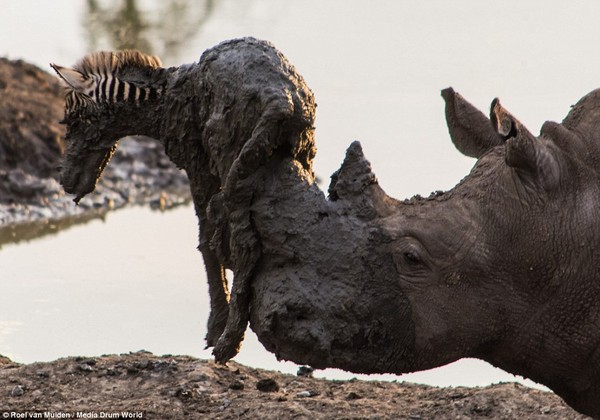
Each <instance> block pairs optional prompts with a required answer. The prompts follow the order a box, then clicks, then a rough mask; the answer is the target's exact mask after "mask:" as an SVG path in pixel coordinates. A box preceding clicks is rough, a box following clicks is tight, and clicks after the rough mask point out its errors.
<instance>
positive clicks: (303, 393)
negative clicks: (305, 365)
mask: <svg viewBox="0 0 600 420" xmlns="http://www.w3.org/2000/svg"><path fill="white" fill-rule="evenodd" d="M317 395H319V393H318V392H317V391H313V390H308V391H300V392H298V393H296V397H298V398H310V397H315V396H317Z"/></svg>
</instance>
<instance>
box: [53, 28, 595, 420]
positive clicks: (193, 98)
mask: <svg viewBox="0 0 600 420" xmlns="http://www.w3.org/2000/svg"><path fill="white" fill-rule="evenodd" d="M152 83H160V84H162V86H164V87H165V88H166V93H165V95H163V97H162V98H161V99H160V100H159V101H158V102H157V103H155V104H147V106H145V107H142V108H143V109H128V110H124V109H123V110H120V111H123V112H113V111H112V110H110V109H108V108H106V109H103V110H97V111H95V115H94V116H88V119H89V120H90V122H89V123H87V125H84V126H80V125H78V124H80V120H81V117H80V116H68V117H67V122H68V124H69V130H68V134H67V140H68V146H67V147H68V148H67V153H66V155H65V163H64V164H63V179H64V180H65V189H67V191H70V192H73V193H74V194H76V195H77V196H82V195H84V194H85V193H88V192H89V190H90V187H91V188H92V189H93V184H94V183H95V179H96V178H97V176H98V175H99V166H98V165H99V164H98V162H100V165H101V163H102V162H103V159H104V157H106V156H107V153H108V151H109V150H110V149H111V147H112V146H113V145H114V142H115V141H116V139H118V138H120V137H123V136H124V135H127V134H145V135H148V136H151V137H155V138H157V139H160V140H161V141H162V142H163V143H164V144H165V149H166V151H167V153H168V155H169V156H170V157H171V158H172V159H173V160H174V161H175V162H176V163H177V164H178V165H180V166H181V167H183V168H184V169H186V171H187V173H188V176H189V178H190V182H191V187H192V193H193V197H194V202H195V205H196V212H197V214H198V216H199V218H200V225H201V247H200V248H201V250H202V251H203V255H204V257H205V262H206V263H207V271H208V273H209V282H211V281H212V286H211V287H212V288H211V290H210V291H211V299H212V301H213V305H212V311H213V312H214V313H217V315H218V316H219V317H220V318H221V319H222V318H224V317H223V311H224V310H226V309H223V308H227V302H226V300H225V302H224V303H222V304H221V305H218V304H214V302H215V301H217V302H218V301H223V300H224V299H225V298H224V297H223V296H226V293H227V291H226V289H224V286H223V285H222V282H221V279H222V277H219V276H220V275H221V274H219V273H218V272H219V270H221V272H222V268H223V267H229V268H232V269H233V271H234V273H235V278H234V283H233V289H232V296H231V301H230V302H229V306H228V310H229V314H228V316H226V317H225V318H227V326H226V327H225V330H224V332H223V334H221V331H223V327H224V325H223V323H213V324H212V326H211V325H209V335H211V334H212V336H211V337H212V338H211V339H212V340H213V341H209V345H213V344H215V341H214V340H215V338H214V337H215V336H218V335H220V338H219V340H218V342H216V346H215V349H214V353H215V356H216V358H217V360H219V361H226V360H228V359H229V358H231V357H233V356H234V355H235V354H236V351H237V348H238V346H239V343H240V341H241V339H242V338H243V332H244V330H245V328H246V325H247V322H248V320H249V321H250V326H251V328H252V329H253V330H254V331H255V332H256V334H257V335H258V337H259V339H260V341H261V342H262V343H263V345H264V346H265V347H266V348H267V349H268V350H269V351H272V352H274V353H275V354H276V355H277V357H279V358H282V359H288V360H293V361H295V362H297V363H300V364H310V365H312V366H314V367H317V368H323V367H338V368H342V369H346V370H351V371H354V372H366V373H374V372H391V373H403V372H411V371H416V370H423V369H428V368H432V367H435V366H441V365H444V364H446V363H449V362H452V361H454V360H457V359H460V358H462V357H477V358H480V359H483V360H486V361H488V362H490V363H492V364H493V365H495V366H498V367H501V368H503V369H505V370H506V371H509V372H512V373H515V374H519V375H523V376H525V377H529V378H532V379H533V380H536V381H538V382H540V383H543V384H545V385H547V386H548V387H550V388H551V389H552V390H554V391H555V392H556V393H557V394H558V395H560V396H561V397H562V398H564V399H565V401H566V402H567V403H568V404H570V405H571V406H572V407H573V408H575V409H577V410H579V411H581V412H582V413H585V414H588V415H591V416H593V417H596V418H600V398H599V397H600V347H599V345H600V279H599V278H598V276H599V275H598V274H597V273H599V272H600V255H599V254H600V228H598V220H599V217H600V214H599V212H600V211H599V210H598V208H599V203H600V182H599V181H600V179H599V174H598V172H597V168H598V164H597V161H598V159H599V158H600V150H599V148H598V145H600V131H599V128H600V91H594V92H592V93H590V94H589V95H587V96H586V97H584V98H583V99H582V100H581V101H580V102H579V103H578V104H577V105H576V106H575V107H574V108H573V109H572V110H571V112H570V113H569V115H568V116H567V118H566V119H565V120H564V121H563V122H562V123H561V124H557V123H551V122H548V123H546V124H544V126H543V127H542V130H541V134H540V135H539V136H538V137H535V136H533V135H532V134H531V133H529V131H527V129H526V128H525V127H523V126H522V125H521V123H520V122H519V121H518V120H517V119H515V118H514V117H513V116H512V115H510V114H509V113H508V112H507V111H506V110H505V109H504V108H502V106H501V105H500V103H499V102H498V101H497V100H495V101H494V102H493V103H492V109H491V118H488V117H486V116H485V115H484V114H482V113H481V112H479V111H478V110H476V109H475V108H474V107H473V106H471V105H470V104H469V103H468V102H467V101H465V100H464V99H463V98H462V97H461V96H460V95H459V94H457V93H456V92H454V91H453V90H452V89H446V90H444V91H443V92H442V96H443V97H444V100H445V101H446V119H447V122H448V127H449V131H450V135H451V138H452V140H453V142H454V144H455V145H456V147H457V148H458V149H459V150H460V151H462V152H463V153H465V154H467V155H469V156H473V157H476V158H477V162H476V164H475V166H474V168H473V170H472V171H471V173H470V174H469V175H468V176H467V177H466V178H465V179H464V180H463V181H461V182H460V183H459V184H458V185H457V186H456V187H455V188H454V189H452V190H451V191H448V192H446V193H438V194H434V195H432V196H431V197H429V198H420V197H415V198H412V199H410V200H405V201H398V200H395V199H393V198H391V197H389V196H387V195H386V194H385V193H384V192H383V191H382V190H381V188H380V187H379V185H378V183H377V179H376V177H375V175H374V174H373V173H372V171H371V168H370V165H369V163H368V162H367V160H366V159H365V158H364V156H363V154H362V150H361V148H360V145H359V144H358V143H353V144H352V145H351V146H350V148H349V149H348V153H347V156H346V159H345V161H344V163H343V165H342V167H341V168H340V170H338V171H337V172H336V173H335V174H334V175H333V176H332V182H331V185H330V187H329V198H326V197H325V196H324V194H323V193H322V192H321V191H320V190H319V188H318V187H317V185H316V183H315V180H314V176H313V173H312V166H311V165H312V158H313V156H314V139H313V131H312V124H313V121H314V110H315V103H314V98H313V97H312V94H311V92H310V90H309V89H308V87H307V86H306V85H305V83H304V81H303V80H302V79H301V77H300V76H298V74H297V73H296V72H295V70H294V69H293V68H292V67H291V66H290V65H289V63H287V61H285V59H284V58H283V57H282V56H281V55H280V53H278V52H277V51H276V50H275V49H274V48H273V47H272V46H270V44H267V43H263V42H260V41H256V40H253V39H245V40H238V41H232V42H227V43H224V44H221V45H219V46H217V47H215V48H213V49H211V50H209V51H207V52H206V53H205V54H204V55H203V57H202V58H201V60H200V63H199V64H198V65H193V66H186V67H180V68H177V69H167V70H160V74H157V75H156V77H155V79H154V81H153V82H152ZM123 115H126V118H125V117H123ZM83 127H87V128H85V129H84V128H83ZM115 127H118V128H119V130H117V129H116V128H115ZM82 133H83V134H82ZM95 133H98V134H97V135H96V134H95ZM92 137H93V139H92V140H91V141H90V138H92ZM84 141H87V142H88V145H87V146H85V148H87V149H89V150H91V148H92V146H90V144H93V145H94V146H93V147H94V148H95V149H97V150H96V151H91V152H88V151H86V150H76V148H77V147H83V146H78V144H79V143H81V142H84ZM78 154H81V155H82V156H83V155H84V154H91V155H95V156H96V157H95V158H90V159H83V160H82V159H80V156H79V155H78ZM101 156H102V159H101V158H100V157H101ZM73 174H76V175H73ZM77 174H78V175H77ZM84 174H85V175H84ZM203 244H204V245H203ZM207 256H208V261H207ZM211 261H212V262H211ZM211 264H213V266H214V267H217V268H218V269H215V270H213V272H212V280H211V270H210V267H211ZM215 273H216V274H215ZM220 282H221V283H220ZM219 287H221V291H220V293H221V294H220V295H215V293H217V292H215V290H217V291H218V289H219ZM217 315H214V314H213V318H214V317H216V316H217ZM210 328H212V331H211V330H210Z"/></svg>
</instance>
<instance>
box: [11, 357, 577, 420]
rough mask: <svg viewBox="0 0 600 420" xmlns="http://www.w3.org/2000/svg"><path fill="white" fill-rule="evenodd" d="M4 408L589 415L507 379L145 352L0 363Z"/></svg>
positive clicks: (187, 414) (273, 415)
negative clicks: (436, 381) (402, 377)
mask: <svg viewBox="0 0 600 420" xmlns="http://www.w3.org/2000/svg"><path fill="white" fill-rule="evenodd" d="M11 411H21V412H23V411H42V412H45V411H50V412H55V413H75V412H78V411H79V412H86V413H89V412H91V413H98V414H99V415H100V413H101V412H104V413H116V412H122V411H127V412H130V413H143V415H144V416H145V417H144V418H148V419H183V418H189V419H209V418H210V419H239V418H247V419H254V418H263V419H290V418H295V419H414V420H416V419H448V418H453V419H473V418H491V419H499V418H502V419H523V418H527V419H585V418H587V417H585V416H582V415H580V414H577V413H576V412H574V411H573V410H572V409H570V408H569V407H567V406H566V405H565V404H564V403H563V402H562V401H561V400H560V398H558V397H557V396H556V395H554V394H552V393H549V392H543V391H539V390H534V389H530V388H526V387H524V386H521V385H518V384H515V383H506V384H499V385H492V386H489V387H484V388H464V387H457V388H436V387H431V386H424V385H415V384H410V383H395V382H375V381H373V382H371V381H360V380H350V381H327V380H324V379H314V378H311V377H306V376H294V375H288V374H281V373H278V372H272V371H265V370H260V369H252V368H248V367H246V366H242V365H240V364H237V363H235V362H229V363H228V365H227V366H221V365H216V364H215V363H213V362H211V361H206V360H198V359H194V358H192V357H186V356H161V357H158V356H154V355H152V354H150V353H147V352H138V353H133V354H126V355H120V356H117V355H111V356H102V357H78V358H67V359H60V360H57V361H54V362H50V363H34V364H30V365H18V364H15V363H11V362H10V361H9V360H7V359H4V360H0V413H2V412H11ZM72 418H75V417H72Z"/></svg>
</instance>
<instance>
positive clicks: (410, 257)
mask: <svg viewBox="0 0 600 420" xmlns="http://www.w3.org/2000/svg"><path fill="white" fill-rule="evenodd" d="M403 257H404V261H406V262H407V263H408V264H409V265H413V266H414V265H419V264H421V262H422V260H421V257H420V256H419V254H417V253H416V252H415V251H404V254H403Z"/></svg>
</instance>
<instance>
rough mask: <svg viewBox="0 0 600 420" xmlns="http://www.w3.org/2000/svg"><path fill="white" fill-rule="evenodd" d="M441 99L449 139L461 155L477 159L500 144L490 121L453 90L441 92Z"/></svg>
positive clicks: (500, 140) (499, 139) (500, 141)
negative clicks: (444, 105) (443, 103)
mask: <svg viewBox="0 0 600 420" xmlns="http://www.w3.org/2000/svg"><path fill="white" fill-rule="evenodd" d="M442 97H443V98H444V100H445V101H446V123H447V124H448V131H449V132H450V138H451V139H452V142H453V143H454V145H455V146H456V148H457V149H458V150H459V151H460V152H461V153H462V154H464V155H467V156H471V157H475V158H479V157H480V156H482V155H483V154H485V153H486V152H487V151H488V150H490V149H491V148H493V147H495V146H499V145H501V144H502V139H501V138H500V137H499V136H498V134H497V133H496V132H495V131H494V130H493V128H492V126H491V125H490V120H489V119H488V118H487V117H486V116H485V115H484V114H483V113H482V112H481V111H479V110H478V109H477V108H475V107H474V106H473V105H471V104H470V103H469V102H467V101H466V100H465V99H464V98H463V97H462V96H461V95H460V94H459V93H457V92H455V91H454V89H452V88H451V87H450V88H447V89H444V90H442Z"/></svg>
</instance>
